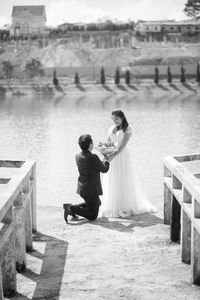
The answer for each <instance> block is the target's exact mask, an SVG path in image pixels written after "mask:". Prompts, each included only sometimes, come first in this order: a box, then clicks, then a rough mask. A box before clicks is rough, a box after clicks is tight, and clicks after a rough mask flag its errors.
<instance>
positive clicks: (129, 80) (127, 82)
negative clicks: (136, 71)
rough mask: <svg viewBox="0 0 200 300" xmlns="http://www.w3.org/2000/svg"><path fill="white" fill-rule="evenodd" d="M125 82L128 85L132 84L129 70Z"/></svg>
mask: <svg viewBox="0 0 200 300" xmlns="http://www.w3.org/2000/svg"><path fill="white" fill-rule="evenodd" d="M125 82H126V84H130V82H131V74H130V71H129V70H127V71H126V74H125Z"/></svg>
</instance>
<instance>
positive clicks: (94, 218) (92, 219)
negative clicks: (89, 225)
mask: <svg viewBox="0 0 200 300" xmlns="http://www.w3.org/2000/svg"><path fill="white" fill-rule="evenodd" d="M97 216H98V214H94V213H93V214H91V216H89V217H88V220H90V221H94V220H96V218H97Z"/></svg>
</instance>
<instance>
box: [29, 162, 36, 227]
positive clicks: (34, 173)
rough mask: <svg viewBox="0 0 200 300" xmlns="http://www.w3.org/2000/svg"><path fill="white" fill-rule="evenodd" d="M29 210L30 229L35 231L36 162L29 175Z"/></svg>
mask: <svg viewBox="0 0 200 300" xmlns="http://www.w3.org/2000/svg"><path fill="white" fill-rule="evenodd" d="M30 180H31V187H32V190H31V210H32V231H33V232H36V231H37V207H36V163H34V165H33V167H32V175H31V178H30Z"/></svg>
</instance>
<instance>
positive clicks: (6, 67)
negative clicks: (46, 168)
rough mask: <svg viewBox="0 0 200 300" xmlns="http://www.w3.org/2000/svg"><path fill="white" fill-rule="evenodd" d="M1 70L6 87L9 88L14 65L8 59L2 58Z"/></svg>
mask: <svg viewBox="0 0 200 300" xmlns="http://www.w3.org/2000/svg"><path fill="white" fill-rule="evenodd" d="M2 71H3V75H4V77H5V78H6V80H7V84H8V87H9V88H10V82H11V79H12V77H13V73H14V66H13V65H12V63H11V62H10V61H9V60H3V61H2Z"/></svg>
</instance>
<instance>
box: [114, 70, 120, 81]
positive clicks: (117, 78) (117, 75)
mask: <svg viewBox="0 0 200 300" xmlns="http://www.w3.org/2000/svg"><path fill="white" fill-rule="evenodd" d="M119 83H120V71H119V67H117V69H116V72H115V84H119Z"/></svg>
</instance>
